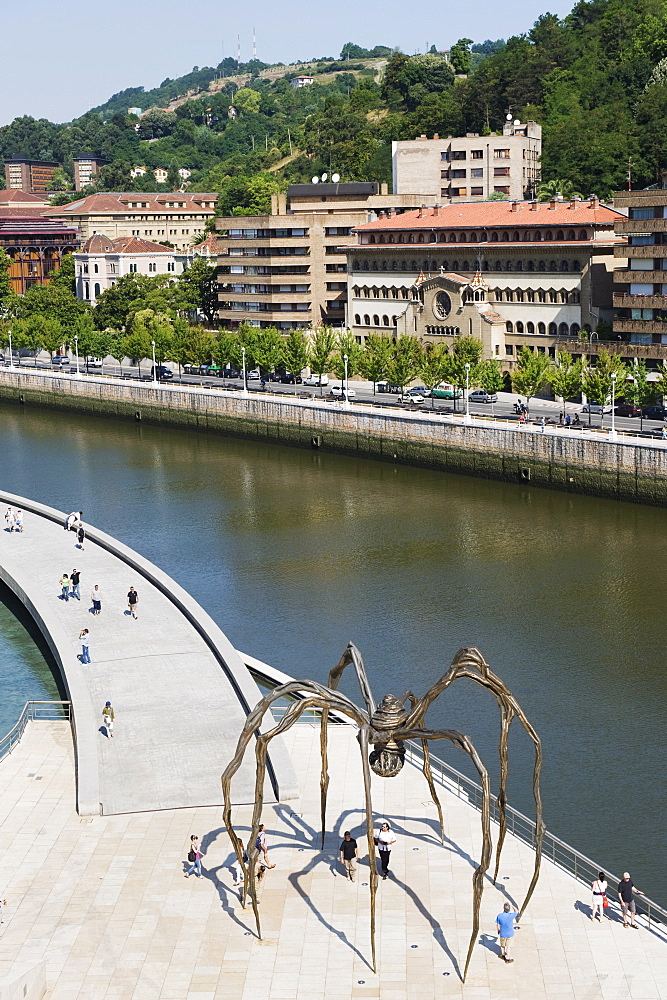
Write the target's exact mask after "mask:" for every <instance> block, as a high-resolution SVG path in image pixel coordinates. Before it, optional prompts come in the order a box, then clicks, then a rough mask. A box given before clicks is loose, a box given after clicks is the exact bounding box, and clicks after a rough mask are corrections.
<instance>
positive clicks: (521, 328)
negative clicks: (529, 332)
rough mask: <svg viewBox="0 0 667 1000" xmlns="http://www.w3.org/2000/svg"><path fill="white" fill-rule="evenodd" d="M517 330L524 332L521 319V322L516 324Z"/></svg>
mask: <svg viewBox="0 0 667 1000" xmlns="http://www.w3.org/2000/svg"><path fill="white" fill-rule="evenodd" d="M516 332H517V333H523V323H522V322H521V320H519V322H518V323H517V325H516Z"/></svg>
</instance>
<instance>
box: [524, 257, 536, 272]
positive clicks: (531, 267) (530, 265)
mask: <svg viewBox="0 0 667 1000" xmlns="http://www.w3.org/2000/svg"><path fill="white" fill-rule="evenodd" d="M526 270H527V271H534V270H535V261H534V260H529V261H528V262H527V264H526Z"/></svg>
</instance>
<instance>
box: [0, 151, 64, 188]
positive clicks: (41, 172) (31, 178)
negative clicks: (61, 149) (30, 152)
mask: <svg viewBox="0 0 667 1000" xmlns="http://www.w3.org/2000/svg"><path fill="white" fill-rule="evenodd" d="M59 166H60V164H59V163H50V162H48V161H46V160H30V159H28V157H27V156H13V157H12V158H11V160H8V161H7V162H6V163H5V184H6V185H7V187H8V188H12V189H14V190H15V191H30V192H34V193H37V194H40V193H43V192H45V191H50V190H51V186H52V182H53V174H54V172H55V171H56V170H57V168H58V167H59Z"/></svg>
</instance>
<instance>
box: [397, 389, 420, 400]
mask: <svg viewBox="0 0 667 1000" xmlns="http://www.w3.org/2000/svg"><path fill="white" fill-rule="evenodd" d="M398 402H399V403H423V402H424V397H423V396H422V394H421V393H420V392H414V391H413V390H410V391H409V392H400V393H399V394H398Z"/></svg>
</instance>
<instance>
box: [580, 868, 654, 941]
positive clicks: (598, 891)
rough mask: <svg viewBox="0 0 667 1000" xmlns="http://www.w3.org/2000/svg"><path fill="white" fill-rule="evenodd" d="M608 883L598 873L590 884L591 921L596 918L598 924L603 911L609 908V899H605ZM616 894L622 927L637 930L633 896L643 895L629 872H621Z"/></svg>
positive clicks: (603, 874)
mask: <svg viewBox="0 0 667 1000" xmlns="http://www.w3.org/2000/svg"><path fill="white" fill-rule="evenodd" d="M607 888H608V882H607V878H606V876H605V873H604V872H598V877H597V878H596V879H594V880H593V882H592V884H591V891H592V893H593V901H592V905H591V920H595V918H596V917H597V918H598V920H599V921H600V923H602V918H603V917H604V916H605V912H604V911H605V910H606V909H607V908H608V907H609V899H608V897H607ZM616 892H617V894H618V901H619V903H620V904H621V912H622V914H623V926H624V927H625V928H627V927H633V928H634V929H635V930H639V925H638V923H637V921H636V919H635V917H636V915H637V906H636V904H635V894H636V895H638V896H643V895H644V893H643V892H642V891H641V889H638V888H637V886H636V885H635V884H634V882H633V881H632V879H631V878H630V872H623V878H622V879H621V881H620V882H619V883H618V888H617V890H616ZM628 915H629V916H630V923H629V924H628Z"/></svg>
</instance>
